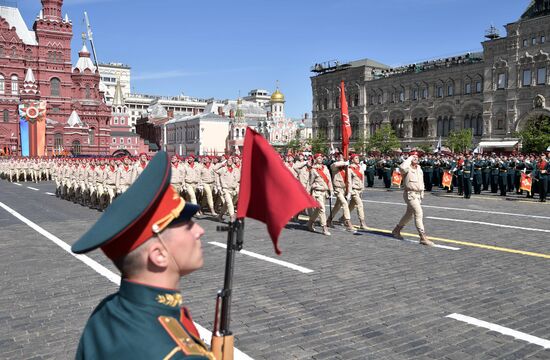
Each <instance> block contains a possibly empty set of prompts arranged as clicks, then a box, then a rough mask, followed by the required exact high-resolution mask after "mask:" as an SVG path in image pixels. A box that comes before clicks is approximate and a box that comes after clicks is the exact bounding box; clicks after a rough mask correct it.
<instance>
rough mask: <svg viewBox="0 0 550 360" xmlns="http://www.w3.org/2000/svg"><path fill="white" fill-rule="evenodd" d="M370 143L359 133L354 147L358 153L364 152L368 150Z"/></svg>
mask: <svg viewBox="0 0 550 360" xmlns="http://www.w3.org/2000/svg"><path fill="white" fill-rule="evenodd" d="M368 145H369V143H368V141H367V139H366V138H365V136H364V135H359V136H358V137H357V139H356V140H355V141H353V148H354V149H355V152H356V153H359V154H364V153H365V151H366V150H367V147H368Z"/></svg>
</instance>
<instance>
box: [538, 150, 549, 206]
mask: <svg viewBox="0 0 550 360" xmlns="http://www.w3.org/2000/svg"><path fill="white" fill-rule="evenodd" d="M536 171H537V172H536V177H535V178H536V179H537V180H538V183H539V184H538V188H539V201H540V202H546V195H547V193H548V173H549V172H550V163H549V162H548V161H547V159H546V155H544V154H542V155H541V157H540V159H539V161H538V162H537V170H536Z"/></svg>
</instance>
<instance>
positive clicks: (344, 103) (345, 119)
mask: <svg viewBox="0 0 550 360" xmlns="http://www.w3.org/2000/svg"><path fill="white" fill-rule="evenodd" d="M340 111H341V116H342V154H344V159H345V160H348V157H349V139H350V138H351V124H350V122H349V112H348V100H347V99H346V88H345V86H344V80H342V82H341V83H340Z"/></svg>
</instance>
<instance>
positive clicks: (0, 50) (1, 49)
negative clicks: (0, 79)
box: [0, 46, 5, 57]
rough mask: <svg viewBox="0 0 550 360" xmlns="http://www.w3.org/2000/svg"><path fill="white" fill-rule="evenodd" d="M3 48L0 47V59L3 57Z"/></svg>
mask: <svg viewBox="0 0 550 360" xmlns="http://www.w3.org/2000/svg"><path fill="white" fill-rule="evenodd" d="M4 55H5V54H4V47H3V46H0V57H4Z"/></svg>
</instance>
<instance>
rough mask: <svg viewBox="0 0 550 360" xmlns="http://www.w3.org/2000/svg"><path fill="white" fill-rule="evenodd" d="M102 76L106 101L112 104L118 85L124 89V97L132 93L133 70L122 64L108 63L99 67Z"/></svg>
mask: <svg viewBox="0 0 550 360" xmlns="http://www.w3.org/2000/svg"><path fill="white" fill-rule="evenodd" d="M98 70H99V74H100V76H101V83H100V84H101V87H102V89H103V91H104V92H105V101H106V102H107V104H111V103H112V102H113V99H114V97H115V90H116V86H117V84H118V83H120V86H121V88H122V95H123V96H124V97H125V98H126V97H128V95H129V94H130V92H131V91H132V68H131V67H130V66H128V65H125V64H122V63H116V62H111V63H106V64H99V65H98Z"/></svg>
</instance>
